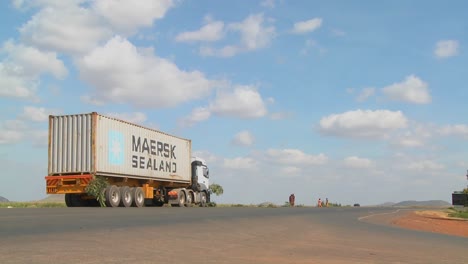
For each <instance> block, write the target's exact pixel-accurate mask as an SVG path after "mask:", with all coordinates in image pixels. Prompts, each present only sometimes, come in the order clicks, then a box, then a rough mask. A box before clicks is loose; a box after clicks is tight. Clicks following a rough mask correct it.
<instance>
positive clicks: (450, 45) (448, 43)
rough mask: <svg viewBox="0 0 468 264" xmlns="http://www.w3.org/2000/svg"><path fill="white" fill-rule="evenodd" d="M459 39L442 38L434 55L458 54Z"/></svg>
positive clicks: (443, 56) (439, 56) (447, 55)
mask: <svg viewBox="0 0 468 264" xmlns="http://www.w3.org/2000/svg"><path fill="white" fill-rule="evenodd" d="M458 47H459V44H458V41H456V40H441V41H439V42H437V44H436V47H435V49H434V55H435V56H436V57H438V58H442V59H443V58H448V57H453V56H456V55H458Z"/></svg>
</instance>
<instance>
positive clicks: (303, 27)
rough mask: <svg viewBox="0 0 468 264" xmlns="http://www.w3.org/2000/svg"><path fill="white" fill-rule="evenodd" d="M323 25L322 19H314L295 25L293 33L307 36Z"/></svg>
mask: <svg viewBox="0 0 468 264" xmlns="http://www.w3.org/2000/svg"><path fill="white" fill-rule="evenodd" d="M321 25H322V19H321V18H313V19H309V20H306V21H300V22H297V23H294V26H293V29H292V33H294V34H306V33H309V32H312V31H314V30H316V29H318V28H319V27H320V26H321Z"/></svg>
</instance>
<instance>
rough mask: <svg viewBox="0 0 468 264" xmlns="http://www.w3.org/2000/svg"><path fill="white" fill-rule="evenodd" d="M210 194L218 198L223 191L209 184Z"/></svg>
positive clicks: (217, 185)
mask: <svg viewBox="0 0 468 264" xmlns="http://www.w3.org/2000/svg"><path fill="white" fill-rule="evenodd" d="M210 192H211V193H214V194H216V196H220V195H221V194H223V192H224V190H223V187H222V186H221V185H219V184H216V183H213V184H210Z"/></svg>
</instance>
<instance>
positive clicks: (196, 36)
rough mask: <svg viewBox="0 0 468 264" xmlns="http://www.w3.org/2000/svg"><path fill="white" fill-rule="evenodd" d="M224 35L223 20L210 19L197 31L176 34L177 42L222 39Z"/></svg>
mask: <svg viewBox="0 0 468 264" xmlns="http://www.w3.org/2000/svg"><path fill="white" fill-rule="evenodd" d="M223 36H224V22H222V21H211V22H208V23H207V24H206V25H204V26H203V27H202V28H200V29H199V30H197V31H187V32H182V33H180V34H179V35H177V36H176V38H175V40H176V41H178V42H195V41H203V42H212V41H218V40H220V39H222V38H223Z"/></svg>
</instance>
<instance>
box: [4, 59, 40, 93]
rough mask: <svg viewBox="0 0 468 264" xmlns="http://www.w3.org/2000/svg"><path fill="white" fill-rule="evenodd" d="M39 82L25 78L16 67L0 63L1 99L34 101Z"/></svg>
mask: <svg viewBox="0 0 468 264" xmlns="http://www.w3.org/2000/svg"><path fill="white" fill-rule="evenodd" d="M37 82H38V80H35V78H31V77H25V76H23V75H22V73H21V71H19V69H18V68H16V67H15V66H13V65H11V64H10V65H5V64H4V63H0V97H13V98H20V99H34V98H36V90H37Z"/></svg>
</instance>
